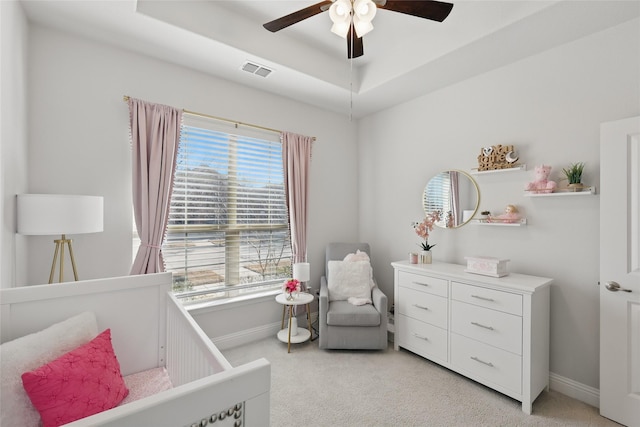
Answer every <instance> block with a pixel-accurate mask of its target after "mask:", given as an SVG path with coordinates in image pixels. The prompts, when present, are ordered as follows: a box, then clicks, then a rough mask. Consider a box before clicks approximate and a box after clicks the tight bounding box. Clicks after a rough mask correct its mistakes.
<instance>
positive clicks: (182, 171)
mask: <svg viewBox="0 0 640 427" xmlns="http://www.w3.org/2000/svg"><path fill="white" fill-rule="evenodd" d="M162 253H163V255H164V260H165V264H166V270H167V271H171V272H173V276H174V292H176V293H177V294H178V296H180V297H182V298H185V299H187V300H188V301H201V300H203V299H211V298H228V297H233V296H238V295H243V294H247V293H252V292H259V291H264V290H270V289H274V288H276V287H279V286H281V284H282V281H283V280H282V279H283V278H286V277H291V245H290V239H289V228H288V219H287V210H286V204H285V194H284V182H283V171H282V148H281V144H280V140H279V135H277V134H273V133H268V132H261V131H254V130H251V129H249V130H247V129H241V130H239V129H236V128H234V127H233V126H232V125H228V124H224V123H218V122H217V121H214V120H211V119H205V118H199V117H196V116H192V115H185V116H184V118H183V127H182V134H181V140H180V148H179V151H178V158H177V166H176V173H175V182H174V188H173V195H172V198H171V208H170V213H169V223H168V228H167V235H166V238H165V241H164V244H163V246H162Z"/></svg>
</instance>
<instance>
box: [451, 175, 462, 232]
mask: <svg viewBox="0 0 640 427" xmlns="http://www.w3.org/2000/svg"><path fill="white" fill-rule="evenodd" d="M458 176H459V174H458V172H457V171H451V172H449V177H450V182H451V217H452V220H453V224H450V225H448V227H457V226H458V225H459V224H460V223H461V222H462V221H461V220H460V219H461V212H460V186H459V185H458V182H459V180H458Z"/></svg>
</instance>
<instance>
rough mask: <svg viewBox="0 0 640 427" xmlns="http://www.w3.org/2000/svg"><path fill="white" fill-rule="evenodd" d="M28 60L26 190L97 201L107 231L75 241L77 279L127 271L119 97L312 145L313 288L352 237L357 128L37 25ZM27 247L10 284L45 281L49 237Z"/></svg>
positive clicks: (214, 327)
mask: <svg viewBox="0 0 640 427" xmlns="http://www.w3.org/2000/svg"><path fill="white" fill-rule="evenodd" d="M29 52H30V61H31V64H30V71H29V78H28V82H29V88H30V91H29V92H30V97H29V107H30V109H29V113H30V114H29V130H30V137H29V183H30V185H29V191H30V192H45V193H49V192H50V193H56V192H60V193H70V194H95V195H102V196H104V205H105V217H104V218H105V226H104V232H103V233H99V234H89V235H77V236H73V238H74V250H75V252H76V253H75V255H76V260H77V264H78V269H79V274H80V276H81V279H89V278H95V277H109V276H118V275H126V274H128V272H129V268H130V264H131V234H132V233H131V230H132V226H131V223H132V207H131V173H130V147H129V138H128V108H127V105H126V103H124V102H123V100H122V97H123V95H130V96H133V97H137V98H141V99H145V100H148V101H152V102H158V103H162V104H167V105H172V106H176V107H181V108H185V109H188V110H192V111H198V112H202V113H206V114H211V115H215V116H221V117H228V118H230V119H234V120H238V121H241V122H246V123H254V124H258V125H261V126H267V127H270V128H275V129H283V130H290V131H294V132H298V133H301V134H305V135H312V136H315V137H316V138H317V141H316V142H315V143H314V149H313V158H312V168H311V184H310V185H311V199H310V213H309V227H308V229H309V236H308V240H309V242H310V243H309V247H308V259H309V261H310V262H311V275H312V282H315V283H318V282H319V277H320V275H321V269H322V266H323V260H324V247H325V246H326V244H327V243H328V242H329V241H333V240H342V239H347V240H355V239H357V232H358V231H357V167H356V166H354V165H357V147H356V137H355V124H354V123H351V122H350V121H349V120H348V118H347V117H343V116H339V115H336V114H334V113H329V112H326V111H323V110H320V109H318V108H315V107H312V106H309V105H306V104H302V103H298V102H293V101H291V100H289V99H287V98H284V97H278V96H274V95H271V94H268V93H266V92H261V91H257V90H254V89H250V88H248V87H245V86H241V85H237V84H233V83H230V82H228V81H224V80H220V79H216V78H213V77H211V76H208V75H204V74H202V73H198V72H195V71H192V70H190V69H187V68H184V67H180V66H176V65H173V64H169V63H166V62H161V61H158V60H155V59H152V58H149V57H145V56H141V55H138V54H134V53H131V52H127V51H124V50H121V49H117V48H113V47H110V46H107V45H104V44H101V43H95V42H92V41H89V40H86V39H80V38H77V37H74V36H71V35H68V34H64V33H61V32H58V31H54V30H50V29H47V28H43V27H39V26H35V27H32V28H31V30H30V33H29ZM239 72H240V71H239ZM247 77H248V78H257V77H255V76H251V75H248V76H247ZM327 206H330V207H331V209H327V208H326V207H327ZM25 240H26V241H27V243H26V245H27V246H28V254H29V255H28V257H26V258H23V259H18V261H17V262H18V264H19V265H25V264H26V263H27V262H28V263H29V265H30V269H29V271H28V274H27V275H26V277H18V278H17V281H16V282H17V284H34V283H42V282H44V281H46V280H47V279H48V272H49V269H50V263H51V259H52V249H53V244H52V242H51V240H52V239H51V238H49V237H28V238H25ZM316 286H317V285H316ZM279 309H280V306H279V305H277V304H276V303H275V301H273V299H272V298H271V299H269V300H268V301H265V302H264V303H263V304H259V306H258V307H256V306H252V307H247V308H246V309H238V310H236V311H234V312H233V316H235V317H233V316H232V317H226V318H223V319H222V320H219V319H218V318H217V317H211V318H207V314H206V313H205V314H201V315H199V316H200V319H199V320H202V322H203V324H204V325H205V326H206V328H205V329H207V328H208V330H206V332H208V333H209V334H210V336H219V335H221V334H222V335H224V334H230V333H234V332H237V331H239V330H242V328H245V327H251V325H253V326H254V327H255V326H259V325H263V324H265V323H267V322H277V321H278V320H279V316H280V314H281V312H280V311H279ZM211 316H214V315H213V314H211ZM207 319H209V320H207ZM247 325H249V326H247Z"/></svg>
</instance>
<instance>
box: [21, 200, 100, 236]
mask: <svg viewBox="0 0 640 427" xmlns="http://www.w3.org/2000/svg"><path fill="white" fill-rule="evenodd" d="M103 203H104V202H103V198H102V197H99V196H78V195H63V194H18V203H17V206H18V215H17V216H18V233H20V234H25V235H54V234H84V233H98V232H101V231H103V217H104V212H103V211H104V207H103Z"/></svg>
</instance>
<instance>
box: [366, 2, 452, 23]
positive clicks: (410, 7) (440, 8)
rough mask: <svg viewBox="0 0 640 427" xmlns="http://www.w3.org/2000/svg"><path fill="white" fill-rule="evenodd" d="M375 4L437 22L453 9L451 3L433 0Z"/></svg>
mask: <svg viewBox="0 0 640 427" xmlns="http://www.w3.org/2000/svg"><path fill="white" fill-rule="evenodd" d="M376 4H377V5H378V7H379V8H380V9H385V10H392V11H394V12H400V13H405V14H407V15H413V16H417V17H419V18H425V19H430V20H432V21H438V22H442V21H444V20H445V18H446V17H447V16H449V13H450V12H451V9H453V4H451V3H445V2H441V1H435V0H387V1H386V2H384V1H382V2H376Z"/></svg>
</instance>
